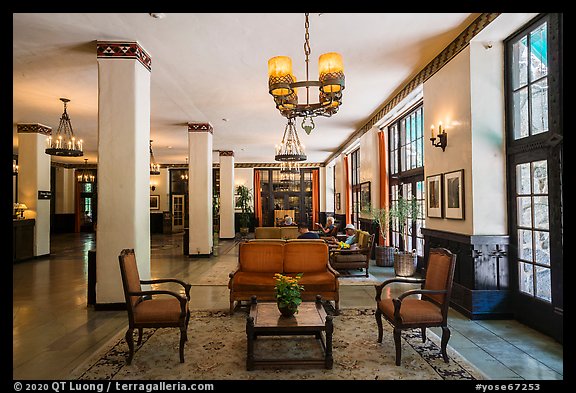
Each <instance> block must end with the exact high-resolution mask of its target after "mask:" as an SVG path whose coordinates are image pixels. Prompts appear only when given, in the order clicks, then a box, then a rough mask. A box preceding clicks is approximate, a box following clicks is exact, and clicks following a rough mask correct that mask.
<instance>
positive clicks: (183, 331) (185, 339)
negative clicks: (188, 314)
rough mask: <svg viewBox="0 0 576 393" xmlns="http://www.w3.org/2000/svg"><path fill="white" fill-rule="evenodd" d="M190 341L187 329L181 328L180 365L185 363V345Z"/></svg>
mask: <svg viewBox="0 0 576 393" xmlns="http://www.w3.org/2000/svg"><path fill="white" fill-rule="evenodd" d="M186 341H188V335H187V334H186V328H185V327H184V326H181V327H180V363H184V343H185V342H186Z"/></svg>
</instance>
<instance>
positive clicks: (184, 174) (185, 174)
mask: <svg viewBox="0 0 576 393" xmlns="http://www.w3.org/2000/svg"><path fill="white" fill-rule="evenodd" d="M180 179H182V180H188V157H186V172H185V173H183V174H181V175H180Z"/></svg>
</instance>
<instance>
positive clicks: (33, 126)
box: [16, 123, 52, 135]
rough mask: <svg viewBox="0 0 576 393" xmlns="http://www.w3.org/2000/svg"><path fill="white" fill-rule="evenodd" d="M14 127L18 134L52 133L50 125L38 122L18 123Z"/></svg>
mask: <svg viewBox="0 0 576 393" xmlns="http://www.w3.org/2000/svg"><path fill="white" fill-rule="evenodd" d="M16 127H17V129H18V133H19V134H23V133H30V134H43V135H52V127H48V126H45V125H44V124H40V123H19V124H17V126H16Z"/></svg>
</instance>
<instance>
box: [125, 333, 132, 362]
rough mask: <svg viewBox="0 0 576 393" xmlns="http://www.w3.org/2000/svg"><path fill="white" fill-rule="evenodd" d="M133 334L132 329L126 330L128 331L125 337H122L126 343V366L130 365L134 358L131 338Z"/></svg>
mask: <svg viewBox="0 0 576 393" xmlns="http://www.w3.org/2000/svg"><path fill="white" fill-rule="evenodd" d="M133 333H134V329H131V328H128V330H127V331H126V335H125V336H124V338H125V339H126V342H127V343H128V350H129V352H128V359H127V360H126V363H127V364H130V363H132V358H133V357H134V337H133Z"/></svg>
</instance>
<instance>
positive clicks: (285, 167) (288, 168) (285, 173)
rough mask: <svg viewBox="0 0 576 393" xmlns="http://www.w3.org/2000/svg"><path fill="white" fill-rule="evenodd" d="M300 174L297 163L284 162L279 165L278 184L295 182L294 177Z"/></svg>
mask: <svg viewBox="0 0 576 393" xmlns="http://www.w3.org/2000/svg"><path fill="white" fill-rule="evenodd" d="M299 173H300V164H298V163H297V162H290V161H284V162H282V163H281V164H280V182H281V183H293V182H296V175H297V174H299Z"/></svg>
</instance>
